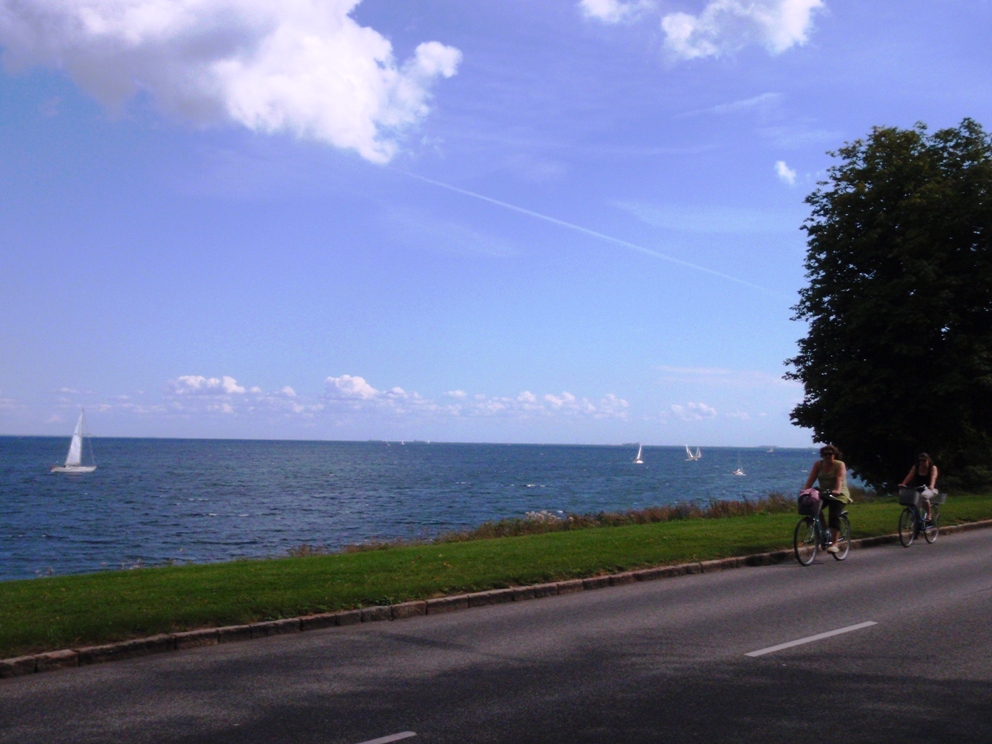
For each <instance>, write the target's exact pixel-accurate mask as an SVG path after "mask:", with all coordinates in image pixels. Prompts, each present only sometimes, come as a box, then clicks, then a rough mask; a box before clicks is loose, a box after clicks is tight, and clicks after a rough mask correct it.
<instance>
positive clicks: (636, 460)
mask: <svg viewBox="0 0 992 744" xmlns="http://www.w3.org/2000/svg"><path fill="white" fill-rule="evenodd" d="M643 454H644V448H643V447H642V446H641V445H639V444H638V445H637V457H635V458H634V464H635V465H643V464H644V460H643V459H641V455H643Z"/></svg>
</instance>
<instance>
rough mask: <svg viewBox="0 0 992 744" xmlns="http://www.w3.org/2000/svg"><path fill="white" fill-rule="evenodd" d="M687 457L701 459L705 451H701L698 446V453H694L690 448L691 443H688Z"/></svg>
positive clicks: (686, 447)
mask: <svg viewBox="0 0 992 744" xmlns="http://www.w3.org/2000/svg"><path fill="white" fill-rule="evenodd" d="M685 459H686V460H691V461H695V460H701V459H703V453H702V452H700V451H699V447H696V453H695V454H693V453H692V450H691V449H689V445H688V444H687V445H686V446H685Z"/></svg>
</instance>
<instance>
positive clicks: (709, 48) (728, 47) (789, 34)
mask: <svg viewBox="0 0 992 744" xmlns="http://www.w3.org/2000/svg"><path fill="white" fill-rule="evenodd" d="M822 7H823V0H751V1H750V2H745V1H744V0H710V1H709V2H708V3H707V4H706V7H704V8H703V10H702V12H700V14H699V15H690V14H689V13H669V14H668V15H666V16H665V17H664V18H662V20H661V26H662V29H663V30H664V32H665V37H666V38H665V44H666V46H667V47H668V49H669V51H670V52H671V53H672V54H673V55H674V56H675V57H678V58H681V59H696V58H699V57H718V56H721V55H724V54H728V53H731V52H735V51H737V50H739V49H742V48H744V47H746V46H749V45H751V44H760V45H761V46H763V47H765V48H766V49H767V50H768V51H769V52H771V53H772V54H779V53H781V52H784V51H786V50H787V49H789V48H791V47H793V46H795V45H796V44H805V43H806V41H807V39H808V35H809V31H810V27H811V26H812V15H813V11H815V10H818V9H820V8H822Z"/></svg>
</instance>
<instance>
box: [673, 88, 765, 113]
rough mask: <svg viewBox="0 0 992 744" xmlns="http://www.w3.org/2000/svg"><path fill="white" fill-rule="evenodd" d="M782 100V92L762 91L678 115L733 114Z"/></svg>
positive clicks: (762, 107)
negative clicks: (754, 94)
mask: <svg viewBox="0 0 992 744" xmlns="http://www.w3.org/2000/svg"><path fill="white" fill-rule="evenodd" d="M781 100H782V94H781V93H771V92H769V93H761V94H759V95H757V96H752V97H751V98H744V99H741V100H738V101H730V102H729V103H720V104H717V105H716V106H710V107H709V108H702V109H693V110H692V111H686V112H685V113H682V114H679V115H678V116H679V117H686V116H697V115H699V114H719V115H721V116H722V115H724V114H733V113H736V112H738V111H749V110H752V109H764V108H768V107H769V106H772V105H775V104H777V103H779V102H780V101H781Z"/></svg>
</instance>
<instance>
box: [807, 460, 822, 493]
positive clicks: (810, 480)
mask: <svg viewBox="0 0 992 744" xmlns="http://www.w3.org/2000/svg"><path fill="white" fill-rule="evenodd" d="M819 474H820V461H819V460H817V461H816V462H814V463H813V469H812V470H810V471H809V478H807V479H806V485H805V486H803V490H804V491H805V490H806V489H807V488H812V487H813V483H814V482H815V481H816V476H817V475H819Z"/></svg>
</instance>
